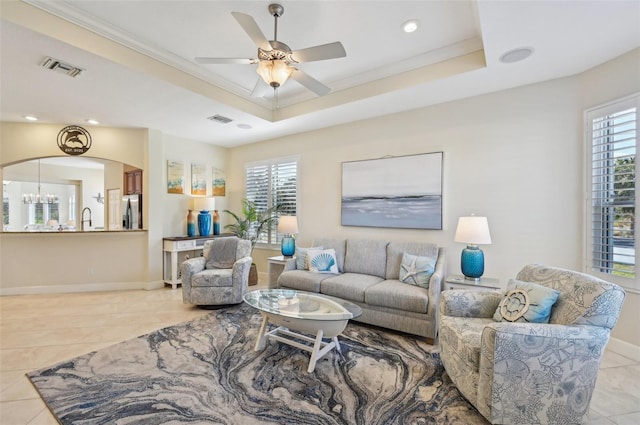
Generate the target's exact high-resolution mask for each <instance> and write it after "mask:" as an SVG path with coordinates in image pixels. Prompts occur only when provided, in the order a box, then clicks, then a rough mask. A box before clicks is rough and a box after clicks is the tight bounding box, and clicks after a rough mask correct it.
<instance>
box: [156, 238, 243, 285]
mask: <svg viewBox="0 0 640 425" xmlns="http://www.w3.org/2000/svg"><path fill="white" fill-rule="evenodd" d="M229 236H233V235H232V234H230V233H227V234H224V235H215V236H214V235H209V236H191V237H190V236H178V237H173V238H162V252H163V256H162V263H163V279H164V283H168V284H170V285H171V288H173V289H176V288H177V287H178V285H180V284H182V276H181V275H180V263H181V262H182V261H184V260H185V259H186V256H187V255H188V256H189V258H194V257H198V256H202V248H203V247H204V243H205V242H206V241H208V240H211V239H215V238H224V237H229ZM180 253H183V254H184V256H185V257H183V258H182V259H181V260H180V261H178V256H179V254H180Z"/></svg>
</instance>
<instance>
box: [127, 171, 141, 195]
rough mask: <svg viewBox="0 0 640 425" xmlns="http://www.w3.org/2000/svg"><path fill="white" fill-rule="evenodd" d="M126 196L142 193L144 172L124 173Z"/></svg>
mask: <svg viewBox="0 0 640 425" xmlns="http://www.w3.org/2000/svg"><path fill="white" fill-rule="evenodd" d="M124 182H125V187H124V192H125V195H136V194H139V193H142V170H132V171H126V172H125V173H124Z"/></svg>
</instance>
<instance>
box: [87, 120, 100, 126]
mask: <svg viewBox="0 0 640 425" xmlns="http://www.w3.org/2000/svg"><path fill="white" fill-rule="evenodd" d="M85 121H86V122H88V123H89V124H93V125H98V124H100V121H97V120H94V119H88V120H85Z"/></svg>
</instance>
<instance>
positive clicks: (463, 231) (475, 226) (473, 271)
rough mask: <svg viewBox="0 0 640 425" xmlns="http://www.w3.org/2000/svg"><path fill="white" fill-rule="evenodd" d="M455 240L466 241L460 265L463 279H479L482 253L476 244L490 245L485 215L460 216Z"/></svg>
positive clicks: (482, 271) (482, 272)
mask: <svg viewBox="0 0 640 425" xmlns="http://www.w3.org/2000/svg"><path fill="white" fill-rule="evenodd" d="M454 240H455V241H456V242H459V243H466V244H467V247H466V248H465V249H463V250H462V257H461V258H460V267H461V268H462V274H463V275H464V277H465V279H467V280H473V281H479V280H480V277H482V275H483V274H484V253H483V252H482V250H481V249H480V247H479V246H478V245H490V244H491V234H490V233H489V222H488V221H487V217H476V216H470V217H460V218H458V227H457V228H456V236H455V238H454Z"/></svg>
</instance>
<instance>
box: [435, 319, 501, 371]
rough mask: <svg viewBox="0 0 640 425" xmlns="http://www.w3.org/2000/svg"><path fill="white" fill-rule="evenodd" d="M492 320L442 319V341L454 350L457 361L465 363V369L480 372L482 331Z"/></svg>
mask: <svg viewBox="0 0 640 425" xmlns="http://www.w3.org/2000/svg"><path fill="white" fill-rule="evenodd" d="M491 323H495V322H494V321H493V320H492V319H477V318H469V317H453V316H443V317H441V318H440V329H439V333H440V341H441V343H442V344H447V345H448V346H449V347H451V348H452V350H451V351H452V352H455V353H456V357H457V358H456V359H455V361H458V362H461V363H463V365H464V366H465V367H462V368H461V369H465V368H466V369H469V370H474V371H476V372H478V371H479V370H480V344H481V341H482V330H483V329H484V328H485V327H486V326H487V325H489V324H491Z"/></svg>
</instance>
